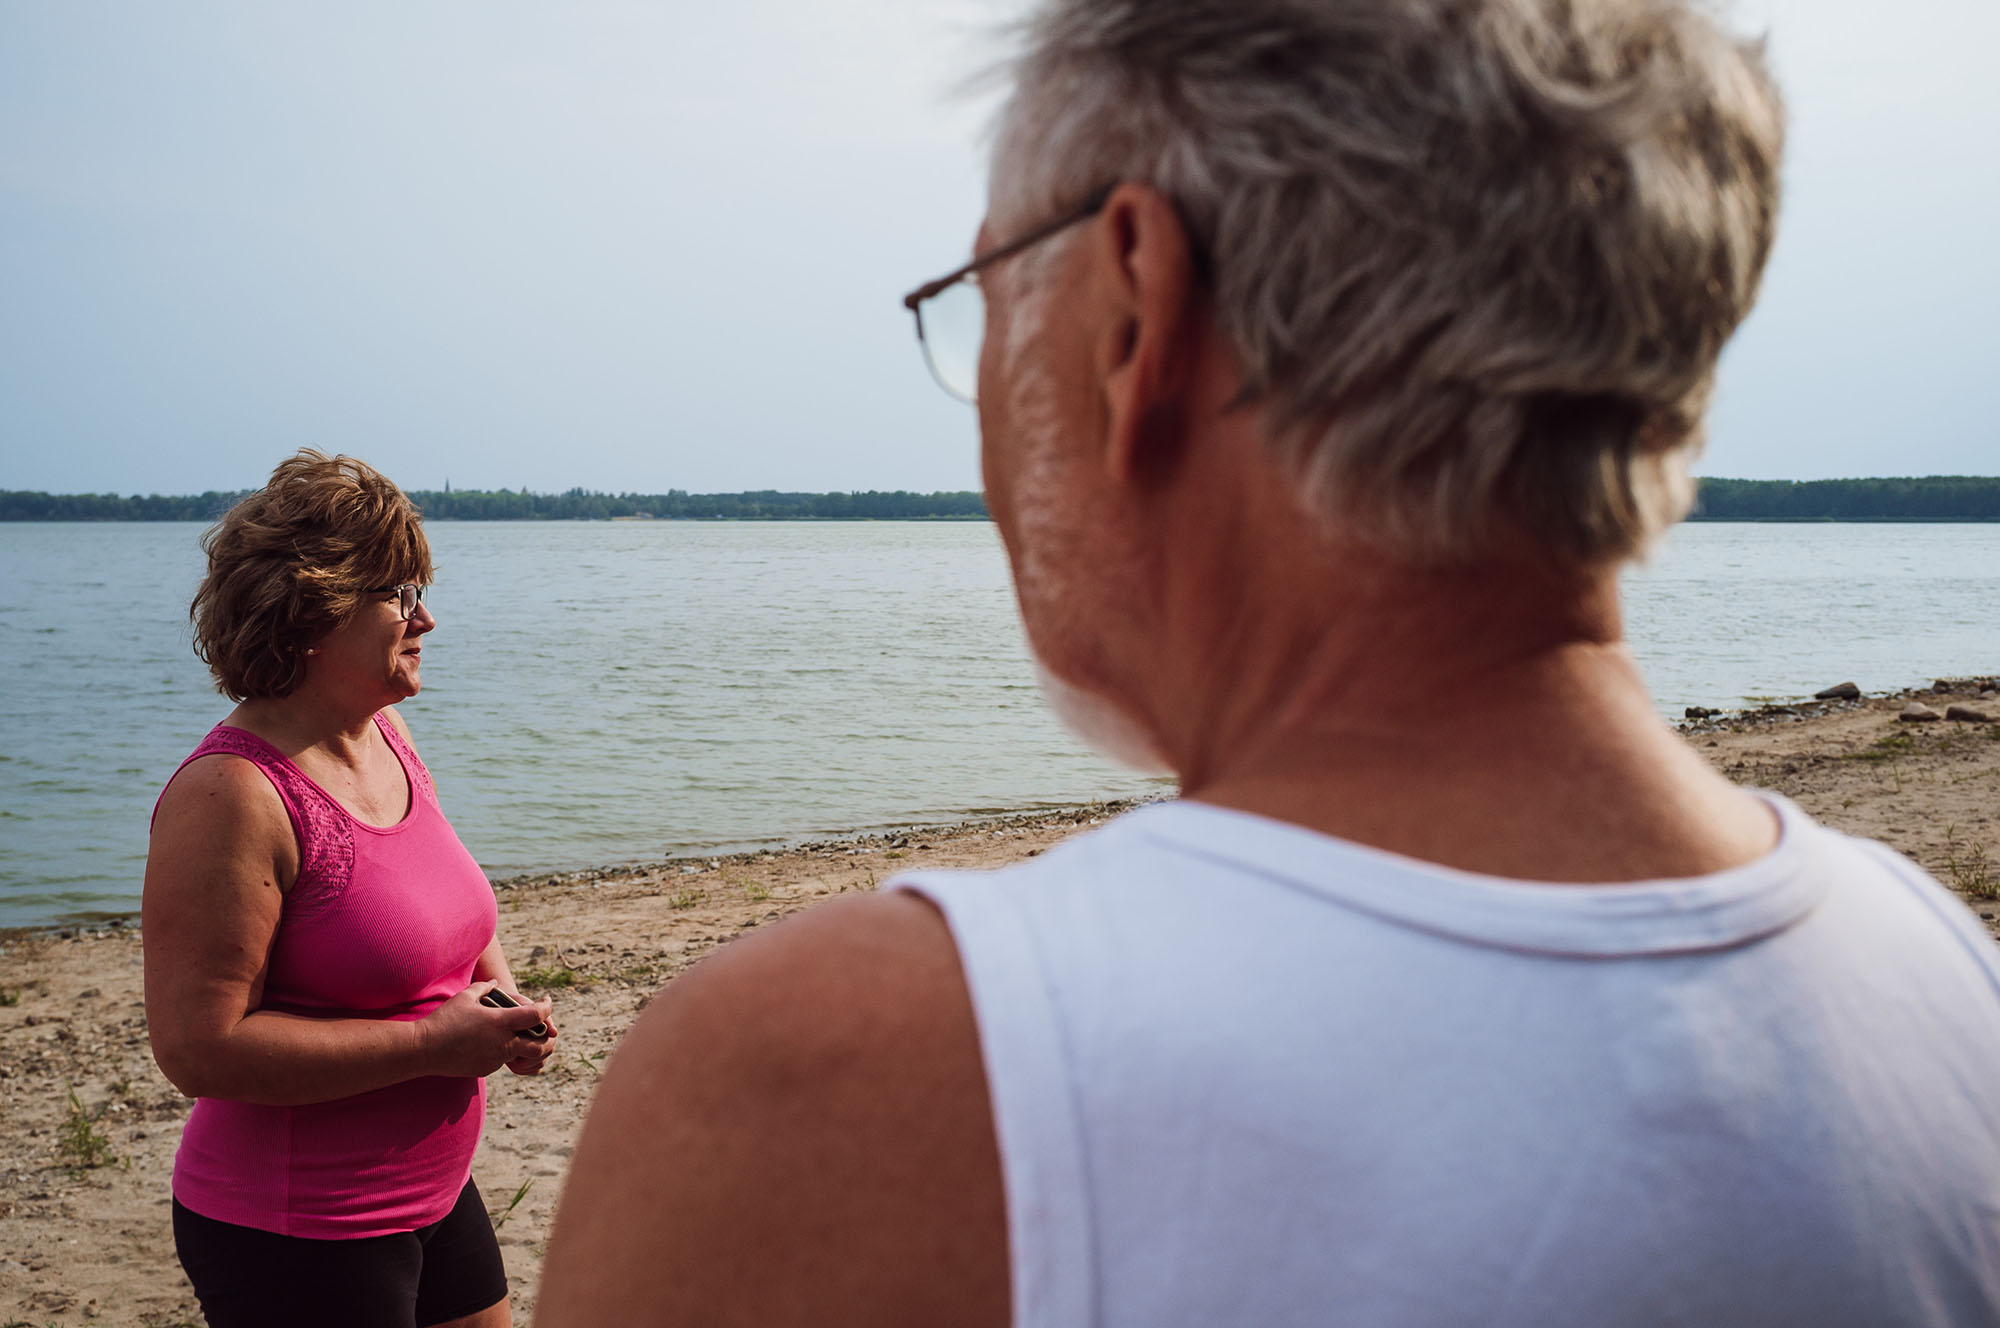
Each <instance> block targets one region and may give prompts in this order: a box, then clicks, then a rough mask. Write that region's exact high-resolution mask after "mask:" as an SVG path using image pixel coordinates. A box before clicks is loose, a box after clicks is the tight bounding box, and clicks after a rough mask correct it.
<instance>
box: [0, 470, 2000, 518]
mask: <svg viewBox="0 0 2000 1328" xmlns="http://www.w3.org/2000/svg"><path fill="white" fill-rule="evenodd" d="M243 496H244V493H243V492H235V493H220V492H215V491H213V490H211V491H210V492H208V493H203V494H193V495H185V496H179V497H174V496H162V495H160V494H152V495H150V496H143V497H142V496H140V495H138V494H133V495H131V496H130V497H124V498H121V497H119V496H118V495H117V494H112V493H56V494H51V493H30V492H26V491H22V490H12V489H0V521H213V520H214V519H215V518H217V517H219V516H221V515H222V514H223V513H224V512H226V511H228V510H229V508H230V506H231V505H232V504H234V503H235V502H236V501H237V500H239V499H241V498H242V497H243ZM410 498H411V499H412V500H413V501H414V502H415V503H416V504H417V506H419V507H421V508H422V509H423V512H424V515H425V516H426V517H428V518H430V519H432V520H441V521H606V520H611V519H613V518H619V517H624V518H646V517H653V518H657V519H660V520H666V521H697V520H699V521H809V520H817V521H938V520H981V519H983V518H984V517H985V516H986V503H985V500H984V499H982V498H981V497H980V495H978V494H976V493H908V492H905V491H903V490H901V489H898V490H896V491H894V492H893V493H880V492H877V491H875V490H872V489H871V490H870V491H868V492H867V493H780V492H778V491H777V490H776V489H760V490H756V491H753V492H747V493H689V492H687V491H686V490H685V489H669V490H668V491H667V492H665V493H594V492H592V491H590V490H588V489H571V490H570V491H569V492H567V493H529V492H528V491H527V490H525V489H522V490H518V491H517V490H513V489H444V490H435V489H418V490H413V491H411V493H410ZM1691 519H1692V520H1695V521H2000V477H1993V476H1973V475H1931V476H1926V477H1924V478H1921V479H1872V480H1803V481H1799V480H1723V479H1704V480H1703V481H1702V482H1701V495H1700V497H1699V498H1698V499H1697V500H1696V503H1695V511H1694V515H1693V517H1692V518H1691Z"/></svg>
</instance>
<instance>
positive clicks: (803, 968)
mask: <svg viewBox="0 0 2000 1328" xmlns="http://www.w3.org/2000/svg"><path fill="white" fill-rule="evenodd" d="M1024 32H1025V42H1024V49H1023V51H1022V53H1021V54H1020V56H1019V58H1018V59H1017V60H1016V61H1015V63H1014V64H1013V66H1012V73H1013V77H1014V85H1013V91H1012V96H1011V98H1010V99H1009V101H1008V102H1007V104H1006V107H1005V109H1004V111H1003V113H1002V117H1001V122H1000V133H999V138H998V142H997V147H996V151H995V155H994V163H993V176H992V183H991V193H990V199H989V210H988V215H987V218H986V222H985V225H984V226H983V227H982V228H981V231H980V235H979V239H978V242H977V246H976V249H975V254H976V257H975V259H974V261H973V262H972V263H971V264H970V265H969V266H968V267H967V268H965V269H963V270H961V271H960V272H957V273H953V274H951V275H950V276H949V277H946V278H942V279H940V280H938V281H935V282H931V283H929V284H928V285H926V286H924V287H922V288H920V289H919V290H918V291H916V292H914V293H913V294H912V295H911V297H910V299H909V301H908V303H909V304H910V306H911V307H912V309H913V310H915V311H916V313H917V316H918V320H919V329H920V335H921V336H922V338H923V340H924V346H925V351H926V354H927V355H928V357H929V359H930V363H931V368H932V370H933V372H934V373H935V374H936V375H937V377H938V379H939V381H940V382H941V383H942V384H943V385H944V386H945V387H946V388H948V389H950V390H952V391H954V392H956V393H958V394H960V395H962V396H965V397H967V398H968V399H972V398H975V397H976V399H977V403H978V408H979V414H980V425H981V431H982V437H983V465H984V473H985V480H986V492H987V498H988V502H989V504H990V507H991V510H992V514H993V518H994V520H995V522H996V523H997V524H998V526H999V529H1000V532H1001V534H1002V536H1003V537H1004V539H1005V542H1006V547H1007V552H1008V555H1009V558H1010V560H1011V562H1012V566H1013V571H1014V575H1015V581H1016V585H1017V589H1018V592H1019V599H1020V606H1021V612H1022V616H1023V619H1024V621H1025V624H1026V630H1027V635H1028V639H1029V641H1030V642H1031V644H1032V645H1033V648H1034V651H1035V653H1036V655H1037V657H1038V659H1039V661H1040V663H1041V664H1042V666H1043V668H1044V670H1045V673H1046V675H1047V679H1048V683H1049V687H1050V691H1051V695H1052V696H1053V697H1055V698H1056V699H1057V701H1058V703H1059V706H1060V708H1062V709H1063V710H1064V711H1065V712H1066V713H1067V714H1069V715H1071V716H1072V718H1073V719H1074V720H1075V722H1076V723H1077V726H1078V727H1079V729H1080V730H1081V731H1083V732H1085V733H1087V734H1088V735H1090V736H1091V737H1092V738H1093V739H1094V740H1096V741H1098V742H1099V743H1100V744H1101V745H1103V746H1104V747H1105V748H1106V749H1107V750H1112V751H1115V752H1118V753H1120V754H1123V755H1125V756H1127V757H1129V758H1131V759H1135V760H1138V761H1143V762H1147V763H1152V764H1157V765H1159V766H1163V767H1165V768H1167V769H1170V770H1172V771H1173V772H1175V773H1176V774H1177V775H1178V776H1179V777H1180V780H1181V787H1182V794H1183V796H1182V798H1181V799H1180V800H1179V801H1177V802H1173V803H1168V804H1163V805H1159V806H1155V807H1150V808H1146V809H1144V810H1141V811H1139V812H1135V813H1133V814H1130V815H1128V816H1125V817H1123V818H1121V819H1119V820H1118V821H1115V822H1113V823H1112V824H1111V825H1109V826H1106V827H1104V828H1102V829H1100V830H1098V831H1096V832H1094V833H1091V834H1088V835H1085V836H1082V837H1080V838H1078V839H1075V840H1072V841H1071V842H1069V843H1067V844H1065V845H1064V846H1062V847H1061V848H1059V849H1056V850H1054V851H1052V852H1050V853H1048V854H1046V855H1044V856H1042V857H1040V858H1038V859H1035V860H1033V861H1031V862H1027V863H1024V864H1022V865H1020V866H1017V867H1013V868H1009V869H1007V870H1005V871H1002V872H997V873H992V874H948V873H937V874H920V875H915V876H911V877H907V878H904V879H901V880H899V881H896V882H894V883H893V888H890V889H886V890H884V891H883V892H881V893H879V894H876V895H872V896H868V897H857V898H850V899H844V900H839V901H835V902H831V903H828V904H826V905H824V906H821V907H818V908H815V909H813V910H811V911H810V912H808V913H807V914H805V915H803V916H801V917H800V918H798V919H796V920H793V921H790V922H787V923H785V924H783V925H781V926H778V927H774V928H772V929H770V930H769V932H768V934H759V935H758V936H756V937H755V938H754V939H748V940H744V941H740V942H737V943H736V944H734V945H732V946H730V947H729V948H728V949H727V950H726V951H725V952H723V953H721V954H719V955H717V956H716V957H715V958H713V959H711V960H709V961H707V962H705V963H703V964H702V965H700V966H699V967H698V968H697V969H696V970H695V971H693V972H691V973H690V974H688V975H687V976H685V977H683V978H681V979H680V980H678V981H676V982H675V983H674V984H673V985H672V987H670V988H669V989H668V990H666V991H665V992H663V993H662V994H661V996H660V998H659V999H658V1000H656V1001H654V1002H653V1003H652V1005H651V1006H650V1007H649V1008H648V1009H647V1011H646V1013H645V1016H644V1017H643V1018H642V1019H641V1020H640V1021H639V1023H638V1024H637V1026H636V1027H635V1028H634V1030H633V1031H632V1033H631V1034H630V1036H629V1037H628V1038H627V1040H626V1042H625V1044H624V1046H623V1047H622V1048H621V1050H620V1051H619V1053H618V1055H617V1057H616V1058H615V1059H614V1060H613V1062H612V1064H611V1066H610V1069H609V1070H608V1072H607V1073H606V1075H605V1078H604V1082H603V1087H602V1090H601V1092H600V1094H599V1097H598V1101H597V1103H596V1105H595V1106H594V1108H593V1111H592V1115H591V1119H590V1121H589V1123H588V1125H587V1127H586V1129H585V1131H584V1134H583V1138H582V1142H581V1144H580V1146H579V1148H578V1151H577V1154H576V1157H575V1163H574V1167H573V1170H572V1175H571V1179H570V1184H569V1188H568V1190H567V1192H566V1193H565V1195H564V1198H563V1201H562V1207H561V1212H560V1214H559V1218H558V1221H557V1224H556V1229H555V1233H554V1236H553V1239H552V1242H551V1247H550V1250H549V1257H548V1264H547V1269H546V1275H545V1279H544V1283H543V1291H542V1299H541V1308H540V1313H539V1316H538V1321H539V1322H540V1323H542V1324H543V1325H545V1328H581V1326H582V1325H602V1324H614V1323H615V1324H620V1325H632V1324H656V1323H681V1322H686V1323H702V1324H719V1323H742V1324H777V1323H815V1324H828V1323H855V1324H861V1323H867V1324H892V1323H893V1324H945V1323H948V1324H964V1325H995V1326H996V1328H997V1326H998V1325H1002V1324H1008V1323H1013V1324H1019V1325H1049V1326H1050V1328H1055V1326H1057V1325H1082V1324H1116V1325H1125V1324H1130V1325H1140V1324H1145V1325H1162V1324H1165V1325H1179V1324H1186V1325H1209V1324H1238V1323H1241V1324H1301V1325H1304V1324H1323V1323H1336V1322H1338V1323H1355V1324H1366V1325H1434V1324H1482V1325H1495V1324H1498V1325H1568V1324H1589V1325H1628V1324H1629V1325H1637V1324H1703V1325H1715V1324H1731V1325H1734V1324H1746V1325H1747V1324H1759V1325H1762V1324H1814V1325H1840V1324H1856V1325H1859V1324H1869V1325H1880V1324H1971V1323H1995V1322H2000V956H1996V952H1995V950H1994V947H1993V945H1992V943H1991V941H1990V940H1989V939H1988V938H1987V937H1986V936H1985V934H1984V933H1983V932H1982V931H1981V930H1980V929H1979V927H1978V925H1977V924H1976V922H1974V921H1973V920H1972V919H1971V917H1970V915H1969V914H1968V913H1967V912H1966V911H1965V910H1964V909H1963V908H1962V907H1961V906H1960V905H1959V904H1957V903H1956V902H1955V901H1954V900H1953V899H1952V898H1951V896H1950V895H1949V894H1948V893H1947V892H1945V891H1944V890H1943V889H1942V888H1941V887H1939V886H1938V885H1937V884H1936V883H1935V882H1933V881H1931V880H1930V879H1929V878H1927V877H1926V876H1924V875H1923V873H1922V872H1920V871H1919V870H1917V869H1916V868H1915V867H1913V866H1912V865H1911V864H1909V863H1908V862H1906V861H1904V860H1902V859H1901V858H1898V857H1897V856H1895V855H1894V854H1892V853H1890V852H1889V851H1887V850H1886V849H1883V848H1881V847H1880V846H1878V845H1874V844H1868V843H1863V842H1859V841H1855V840H1851V839H1848V838H1845V837H1843V836H1841V835H1838V834H1835V833H1833V832H1831V831H1829V830H1827V829H1825V828H1823V827H1820V826H1818V825H1816V824H1814V823H1813V822H1812V821H1811V820H1810V819H1809V818H1807V817H1806V816H1805V815H1804V814H1803V813H1801V812H1800V811H1799V810H1798V809H1797V808H1795V807H1793V806H1791V805H1790V804H1788V803H1786V802H1784V801H1782V800H1781V799H1777V798H1774V797H1769V796H1763V795H1757V794H1753V793H1750V792H1746V791H1743V790H1740V789H1737V788H1735V787H1733V786H1732V785H1730V784H1729V783H1727V782H1726V781H1724V780H1723V779H1721V778H1720V777H1718V776H1717V775H1716V774H1714V773H1713V772H1712V771H1711V770H1710V769H1709V768H1708V767H1707V766H1706V764H1705V763H1703V762H1702V761H1701V760H1700V759H1699V758H1698V757H1697V756H1696V755H1695V754H1694V753H1693V752H1691V751H1690V750H1689V749H1688V748H1687V747H1686V745H1685V744H1684V743H1682V742H1681V740H1680V739H1679V738H1677V737H1676V736H1675V735H1674V734H1673V733H1672V732H1671V731H1670V730H1669V729H1668V728H1667V727H1666V726H1665V725H1664V724H1663V723H1662V722H1661V721H1660V719H1659V717H1658V715H1657V713H1656V711H1655V709H1654V706H1653V704H1652V702H1651V699H1650V698H1649V695H1648V693H1647V690H1646V688H1645V686H1644V684H1643V682H1642V680H1641V679H1640V677H1639V676H1638V674H1637V672H1636V671H1635V669H1634V667H1633V664H1632V661H1631V659H1630V657H1629V656H1628V654H1627V652H1626V650H1625V648H1624V647H1623V645H1622V644H1621V642H1620V622H1619V607H1618V599H1617V576H1618V571H1619V568H1620V566H1621V565H1622V564H1623V563H1624V562H1625V561H1627V560H1628V559H1630V558H1631V557H1633V556H1635V555H1636V554H1638V553H1640V552H1642V551H1643V550H1644V549H1645V548H1646V546H1647V544H1648V542H1649V541H1650V540H1652V539H1653V538H1654V537H1655V536H1657V535H1658V534H1659V533H1660V532H1661V531H1662V530H1663V529H1664V528H1665V527H1667V526H1668V525H1669V524H1671V523H1672V522H1673V521H1675V520H1676V519H1678V518H1679V517H1680V516H1681V515H1682V514H1683V512H1684V511H1685V509H1686V508H1687V505H1688V502H1689V498H1690V492H1691V485H1690V481H1689V460H1690V458H1691V456H1692V455H1693V454H1694V452H1695V450H1696V449H1697V447H1698V446H1699V441H1700V428H1701V417H1702V414H1703V410H1704V405H1705V402H1706V399H1707V396H1708V393H1709V389H1710V385H1711V383H1712V381H1713V377H1714V372H1715V364H1716V358H1717V356H1718V354H1719V353H1720V351H1721V348H1722V345H1723V343H1724V342H1725V341H1726V339H1727V338H1728V337H1729V335H1730V334H1731V332H1732V331H1733V330H1734V328H1735V327H1736V325H1737V324H1738V323H1739V322H1740V321H1741V319H1742V318H1743V317H1744V315H1745V314H1746V313H1747V311H1748V310H1749V308H1750V305H1751V302H1752V300H1753V298H1754V296H1755V294H1756V290H1757V284H1758V280H1759V274H1760V272H1761V270H1762V267H1763V263H1764V260H1765V256H1766V254H1767V253H1768V251H1769V249H1770V245H1771V241H1772V235H1773V227H1774V224H1775V215H1776V208H1777V181H1778V172H1779V158H1780V148H1781V139H1782V132H1783V131H1782V114H1781V111H1780V107H1779V103H1778V98H1777V94H1776V92H1775V90H1774V89H1773V87H1772V85H1771V82H1770V80H1769V78H1768V76H1767V74H1766V73H1765V71H1764V68H1763V66H1762V63H1761V61H1760V58H1759V55H1758V52H1757V51H1756V50H1755V49H1754V48H1752V47H1749V46H1746V45H1745V44H1743V43H1741V42H1739V41H1738V40H1736V39H1735V38H1733V37H1731V36H1730V35H1729V34H1728V33H1727V32H1725V31H1724V30H1723V29H1722V27H1721V26H1720V25H1719V23H1718V22H1717V21H1715V20H1713V19H1712V18H1711V17H1709V16H1708V15H1707V14H1706V13H1705V12H1704V11H1703V10H1702V9H1701V8H1700V7H1698V6H1697V5H1696V4H1695V3H1692V0H1689V2H1686V3H1682V2H1677V0H1046V3H1044V4H1042V5H1041V7H1040V8H1039V9H1038V11H1037V12H1036V13H1035V15H1034V16H1033V18H1032V19H1031V20H1030V22H1029V23H1028V24H1027V25H1026V27H1025V29H1024Z"/></svg>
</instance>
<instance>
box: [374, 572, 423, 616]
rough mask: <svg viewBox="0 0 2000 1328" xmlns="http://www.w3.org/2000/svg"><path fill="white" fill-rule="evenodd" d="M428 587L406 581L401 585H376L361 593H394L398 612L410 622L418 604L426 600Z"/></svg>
mask: <svg viewBox="0 0 2000 1328" xmlns="http://www.w3.org/2000/svg"><path fill="white" fill-rule="evenodd" d="M427 589H429V587H427V586H420V585H418V584H417V583H416V582H414V581H405V582H404V583H403V584H402V585H400V586H375V587H373V588H371V589H368V590H364V591H362V592H361V593H362V594H364V595H394V596H395V597H396V610H397V612H399V613H401V614H402V615H403V621H404V622H408V621H409V620H410V619H411V618H414V617H415V616H416V614H417V605H419V604H421V603H423V602H424V591H425V590H427Z"/></svg>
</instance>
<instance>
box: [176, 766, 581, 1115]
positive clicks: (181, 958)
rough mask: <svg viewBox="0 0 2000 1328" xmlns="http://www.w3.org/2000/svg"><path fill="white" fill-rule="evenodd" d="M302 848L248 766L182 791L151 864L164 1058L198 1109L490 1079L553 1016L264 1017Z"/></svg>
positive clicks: (467, 1000) (477, 989)
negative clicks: (227, 1102)
mask: <svg viewBox="0 0 2000 1328" xmlns="http://www.w3.org/2000/svg"><path fill="white" fill-rule="evenodd" d="M297 874H298V845H297V841H296V839H295V837H294V836H293V833H292V827H291V821H290V819H289V818H288V817H287V816H286V815H285V809H284V804H283V803H281V802H280V801H279V800H278V795H277V793H276V791H275V790H274V789H272V788H271V785H270V783H269V781H268V780H266V779H265V778H264V776H263V774H262V773H261V772H260V771H258V770H257V768H256V767H255V766H254V765H252V764H251V763H250V762H248V761H245V760H243V759H241V758H239V757H231V756H217V757H208V758H204V759H202V760H199V761H196V762H194V763H193V764H192V765H190V766H188V768H187V769H186V770H184V771H182V772H181V774H180V775H179V776H178V777H177V778H176V779H175V780H174V782H173V783H172V784H171V785H170V786H169V787H168V789H167V792H166V794H165V795H164V796H163V797H162V798H161V800H160V808H159V813H158V815H157V816H156V817H155V819H154V822H153V838H152V847H151V849H150V851H149V852H148V853H147V857H146V886H145V894H144V898H143V901H142V904H141V910H142V911H141V922H142V926H143V935H144V938H145V955H146V1022H147V1033H148V1036H149V1037H150V1038H151V1040H152V1044H153V1058H154V1059H155V1060H156V1061H158V1062H159V1065H160V1069H161V1071H162V1072H164V1073H165V1074H166V1076H167V1078H168V1079H170V1080H171V1081H172V1082H173V1084H174V1086H175V1087H176V1088H178V1089H180V1090H181V1092H183V1093H185V1094H187V1095H188V1096H189V1097H216V1098H228V1099H232V1100H234V1101H238V1102H255V1103H260V1104H263V1105H267V1106H298V1105H302V1104H305V1103H309V1102H326V1101H331V1100H332V1099H334V1098H341V1097H348V1096H351V1095H353V1094H355V1093H364V1092H367V1091H368V1090H370V1089H375V1088H384V1087H387V1086H388V1085H390V1084H396V1083H401V1082H403V1081H404V1080H406V1079H415V1078H419V1077H421V1076H424V1075H457V1076H468V1077H469V1076H484V1075H487V1074H491V1073H492V1072H493V1071H494V1070H497V1069H499V1068H500V1066H501V1065H503V1064H505V1063H507V1061H508V1060H509V1059H511V1058H513V1057H516V1056H518V1055H519V1054H520V1048H519V1047H518V1045H517V1044H516V1042H515V1039H514V1033H515V1032H516V1030H518V1029H521V1028H525V1027H529V1026H532V1025H533V1024H534V1023H535V1022H536V1021H537V1020H538V1019H539V1018H540V1017H541V1016H540V1015H539V1014H537V1013H536V1012H535V1011H533V1010H531V1009H519V1010H496V1009H491V1008H488V1007H486V1006H482V1005H480V1004H479V1003H478V1001H479V997H480V996H481V995H482V994H484V992H485V991H486V990H487V988H488V987H490V986H491V984H490V983H475V984H473V986H471V987H469V988H467V989H466V990H465V991H462V992H460V993H459V994H458V995H456V996H454V997H452V998H451V1000H449V1001H447V1002H446V1003H445V1004H444V1005H442V1006H440V1007H439V1008H438V1009H436V1010H434V1011H432V1012H431V1014H430V1015H428V1016H427V1017H425V1018H423V1019H421V1020H415V1021H392V1020H376V1019H308V1018H304V1017H301V1016H297V1015H288V1014H280V1013H278V1012H276V1011H270V1010H260V1009H258V1008H257V1007H258V1004H259V1002H260V1001H261V1000H262V997H263V990H264V978H265V974H266V971H267V967H268V963H269V958H270V951H271V942H272V939H273V938H274V937H275V936H276V935H277V930H278V919H279V917H280V915H281V913H282V910H283V905H284V893H283V889H282V887H281V882H285V881H289V880H291V879H293V878H295V877H296V876H297Z"/></svg>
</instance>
